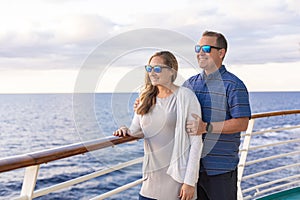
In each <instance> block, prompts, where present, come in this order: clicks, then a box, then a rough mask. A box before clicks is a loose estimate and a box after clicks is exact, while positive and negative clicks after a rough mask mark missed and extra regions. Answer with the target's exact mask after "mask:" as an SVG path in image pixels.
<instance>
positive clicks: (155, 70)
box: [145, 65, 171, 73]
mask: <svg viewBox="0 0 300 200" xmlns="http://www.w3.org/2000/svg"><path fill="white" fill-rule="evenodd" d="M162 68H171V67H169V66H161V65H155V66H151V65H146V66H145V69H146V72H149V73H150V72H151V71H152V69H153V71H154V72H155V73H160V72H161V71H162Z"/></svg>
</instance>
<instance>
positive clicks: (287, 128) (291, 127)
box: [241, 125, 300, 137]
mask: <svg viewBox="0 0 300 200" xmlns="http://www.w3.org/2000/svg"><path fill="white" fill-rule="evenodd" d="M297 128H300V125H298V126H289V127H284V128H274V129H268V130H264V131H255V132H252V133H244V134H241V137H245V136H246V135H250V134H251V135H252V136H254V135H261V134H264V133H269V132H278V131H285V130H291V129H297Z"/></svg>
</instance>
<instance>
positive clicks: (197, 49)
mask: <svg viewBox="0 0 300 200" xmlns="http://www.w3.org/2000/svg"><path fill="white" fill-rule="evenodd" d="M212 48H214V49H218V50H219V49H222V48H220V47H215V46H210V45H203V46H200V45H198V44H197V45H195V52H196V53H200V51H201V49H202V51H203V52H204V53H210V51H211V49H212Z"/></svg>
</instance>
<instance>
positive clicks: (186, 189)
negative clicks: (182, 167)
mask: <svg viewBox="0 0 300 200" xmlns="http://www.w3.org/2000/svg"><path fill="white" fill-rule="evenodd" d="M194 194H195V187H193V186H190V185H187V184H185V183H184V184H183V185H182V187H181V190H180V194H179V198H180V200H190V199H192V198H193V197H194Z"/></svg>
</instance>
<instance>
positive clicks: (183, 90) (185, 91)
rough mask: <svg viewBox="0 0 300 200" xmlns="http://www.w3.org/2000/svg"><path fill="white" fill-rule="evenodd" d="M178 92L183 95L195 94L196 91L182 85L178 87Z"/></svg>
mask: <svg viewBox="0 0 300 200" xmlns="http://www.w3.org/2000/svg"><path fill="white" fill-rule="evenodd" d="M178 93H181V94H183V95H195V93H194V92H193V91H192V90H191V89H189V88H187V87H184V86H180V87H179V88H178Z"/></svg>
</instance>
